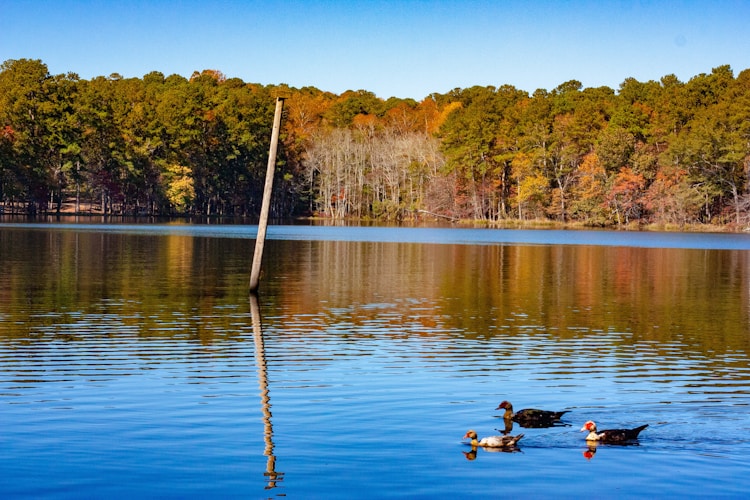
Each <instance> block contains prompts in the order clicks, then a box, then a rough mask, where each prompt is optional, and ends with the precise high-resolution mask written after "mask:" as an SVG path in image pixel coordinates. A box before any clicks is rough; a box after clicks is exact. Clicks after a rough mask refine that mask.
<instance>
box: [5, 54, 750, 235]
mask: <svg viewBox="0 0 750 500" xmlns="http://www.w3.org/2000/svg"><path fill="white" fill-rule="evenodd" d="M279 95H282V96H284V97H285V98H286V100H285V112H284V118H283V131H282V137H281V145H280V148H279V154H278V163H277V173H276V175H277V180H276V183H275V189H276V193H275V194H274V197H273V200H274V202H273V207H272V211H273V214H274V215H275V216H280V217H288V216H299V215H315V216H320V217H327V218H335V219H344V218H370V219H387V220H404V219H411V218H421V217H434V216H443V217H447V218H451V219H472V220H485V221H489V222H502V221H508V220H519V219H520V220H532V219H533V220H540V219H541V220H546V219H551V220H558V221H563V222H579V223H582V224H586V225H591V226H610V225H634V224H636V225H640V224H644V223H656V224H673V225H685V224H718V225H727V226H732V227H743V226H746V225H747V224H748V223H750V211H749V209H750V190H749V186H748V173H749V170H750V70H745V71H742V72H741V73H740V74H739V75H738V76H736V77H735V76H734V73H733V71H732V70H731V69H730V67H729V66H720V67H717V68H714V69H713V70H712V71H711V73H708V74H700V75H697V76H695V77H693V78H692V79H690V80H689V81H688V82H681V81H679V80H678V79H677V78H676V77H675V76H674V75H667V76H665V77H663V78H662V79H661V80H660V81H658V82H657V81H648V82H639V81H636V80H634V79H632V78H629V79H626V80H625V81H624V82H623V83H622V84H621V85H620V86H619V88H618V89H617V90H616V91H615V90H613V89H611V88H608V87H598V88H583V87H582V85H581V83H580V82H577V81H575V80H572V81H568V82H565V83H563V84H561V85H560V86H558V87H557V88H555V89H552V90H550V91H548V90H545V89H537V90H536V91H534V92H533V93H532V94H529V93H528V92H526V91H523V90H519V89H516V88H514V87H512V86H509V85H501V86H499V87H492V86H488V87H471V88H466V89H454V90H451V91H449V92H447V93H444V94H439V93H433V94H431V95H429V96H427V97H426V98H425V99H423V100H422V101H419V102H418V101H415V100H413V99H397V98H390V99H382V98H379V97H377V96H375V95H374V94H373V93H371V92H368V91H365V90H357V91H347V92H344V93H343V94H341V95H335V94H332V93H329V92H325V91H321V90H318V89H316V88H314V87H305V88H301V89H296V88H288V87H287V86H285V85H280V86H263V85H259V84H253V83H246V82H244V81H242V80H240V79H238V78H229V77H227V76H225V75H224V74H223V73H221V72H220V71H218V70H203V71H196V72H195V73H193V75H192V76H191V77H190V78H189V79H186V78H184V77H181V76H178V75H171V76H167V77H165V76H164V75H163V74H161V73H159V72H156V71H155V72H152V73H149V74H147V75H144V76H143V77H142V78H123V77H122V76H120V75H117V74H113V75H110V76H109V77H97V78H94V79H91V80H83V79H81V78H79V77H78V76H77V75H75V74H72V73H69V74H66V75H51V74H49V72H48V70H47V67H46V65H44V64H43V63H42V62H41V61H38V60H27V59H21V60H9V61H6V62H5V63H3V64H2V66H0V207H2V210H3V212H4V213H6V214H8V213H34V212H40V211H41V212H50V211H52V212H54V211H58V210H65V209H68V210H75V211H78V212H86V211H91V212H95V213H109V214H198V215H208V216H214V215H226V216H234V215H242V216H255V215H257V213H258V212H259V209H260V198H261V192H262V187H263V176H264V175H265V165H266V161H267V154H268V140H269V138H270V128H271V121H272V118H273V107H274V100H275V97H276V96H279ZM72 204H74V205H73V206H71V205H72Z"/></svg>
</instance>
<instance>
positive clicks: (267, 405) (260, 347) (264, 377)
mask: <svg viewBox="0 0 750 500" xmlns="http://www.w3.org/2000/svg"><path fill="white" fill-rule="evenodd" d="M250 314H251V315H252V319H253V338H254V340H255V360H256V363H257V365H258V384H259V385H260V402H261V408H262V410H263V424H264V430H263V437H264V440H265V443H266V446H265V450H264V451H263V454H264V455H265V456H266V457H268V460H267V461H266V472H265V474H264V475H265V476H266V477H267V478H268V485H266V489H267V490H268V489H272V488H275V487H276V486H277V482H278V481H281V480H282V479H284V473H283V472H276V456H275V455H274V454H273V448H274V445H273V424H272V423H271V397H270V395H269V392H268V367H267V365H266V350H265V345H264V344H263V330H262V327H261V318H260V307H259V306H258V297H257V296H256V295H254V294H250Z"/></svg>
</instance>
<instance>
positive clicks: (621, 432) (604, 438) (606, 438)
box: [581, 420, 648, 444]
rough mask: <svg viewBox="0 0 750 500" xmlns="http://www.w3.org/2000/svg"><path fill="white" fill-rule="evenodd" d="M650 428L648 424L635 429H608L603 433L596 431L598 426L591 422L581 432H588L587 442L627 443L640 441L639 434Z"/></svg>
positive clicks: (584, 425)
mask: <svg viewBox="0 0 750 500" xmlns="http://www.w3.org/2000/svg"><path fill="white" fill-rule="evenodd" d="M646 427H648V424H644V425H641V426H640V427H636V428H635V429H607V430H603V431H597V430H596V424H595V423H594V422H593V421H592V420H589V421H588V422H586V423H585V424H583V427H581V432H588V434H587V435H586V441H598V442H600V443H615V444H617V443H627V442H628V441H632V440H634V439H638V434H640V432H641V431H642V430H643V429H645V428H646Z"/></svg>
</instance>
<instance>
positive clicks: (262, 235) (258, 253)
mask: <svg viewBox="0 0 750 500" xmlns="http://www.w3.org/2000/svg"><path fill="white" fill-rule="evenodd" d="M283 108H284V98H283V97H277V98H276V112H275V113H274V115H273V130H272V131H271V148H270V150H269V151H268V167H267V168H266V184H265V187H264V188H263V204H262V205H261V207H260V220H258V236H257V237H256V238H255V254H254V255H253V268H252V271H251V272H250V293H257V291H258V286H259V285H260V264H261V261H262V260H263V245H264V244H265V242H266V230H267V228H268V212H269V211H270V208H271V191H272V190H273V172H274V170H275V168H276V148H277V146H278V143H279V128H280V127H281V111H282V109H283Z"/></svg>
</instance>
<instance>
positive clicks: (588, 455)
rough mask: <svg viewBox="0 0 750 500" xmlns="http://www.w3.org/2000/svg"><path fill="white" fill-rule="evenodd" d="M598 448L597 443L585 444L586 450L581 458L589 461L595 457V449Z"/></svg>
mask: <svg viewBox="0 0 750 500" xmlns="http://www.w3.org/2000/svg"><path fill="white" fill-rule="evenodd" d="M598 446H599V444H598V443H586V450H584V452H583V458H585V459H586V460H591V459H592V458H594V455H596V448H597V447H598Z"/></svg>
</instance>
